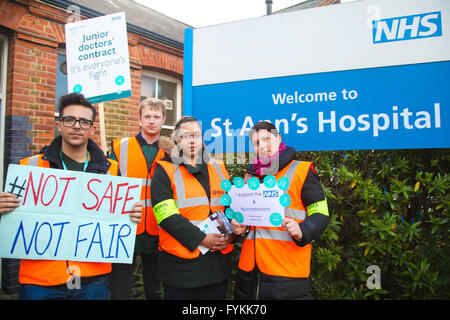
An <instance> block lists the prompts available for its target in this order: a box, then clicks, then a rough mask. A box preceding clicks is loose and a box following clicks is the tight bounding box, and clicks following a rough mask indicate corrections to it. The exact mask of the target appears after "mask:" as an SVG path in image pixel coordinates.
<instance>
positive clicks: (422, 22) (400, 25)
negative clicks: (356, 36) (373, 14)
mask: <svg viewBox="0 0 450 320" xmlns="http://www.w3.org/2000/svg"><path fill="white" fill-rule="evenodd" d="M372 27H373V28H372V35H373V43H383V42H391V41H401V40H411V39H420V38H429V37H438V36H442V23H441V12H440V11H436V12H429V13H422V14H416V15H411V16H404V17H396V18H389V19H382V20H374V21H372Z"/></svg>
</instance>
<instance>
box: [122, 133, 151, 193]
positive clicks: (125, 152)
mask: <svg viewBox="0 0 450 320" xmlns="http://www.w3.org/2000/svg"><path fill="white" fill-rule="evenodd" d="M129 140H130V138H122V139H121V140H120V157H119V159H118V160H119V168H120V174H121V175H122V176H123V177H126V176H127V173H128V172H127V167H128V141H129ZM144 185H145V184H144Z"/></svg>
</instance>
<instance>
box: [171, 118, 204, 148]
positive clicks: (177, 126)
mask: <svg viewBox="0 0 450 320" xmlns="http://www.w3.org/2000/svg"><path fill="white" fill-rule="evenodd" d="M187 122H196V123H197V124H198V125H199V127H200V129H201V128H202V125H201V124H200V121H198V120H197V119H196V118H194V117H192V116H185V117H183V118H181V119H180V120H178V121H177V123H176V124H175V128H174V130H173V132H172V135H171V138H172V141H173V142H175V143H176V141H177V139H178V133H179V130H180V126H181V125H182V124H183V123H187Z"/></svg>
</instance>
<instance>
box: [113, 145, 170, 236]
mask: <svg viewBox="0 0 450 320" xmlns="http://www.w3.org/2000/svg"><path fill="white" fill-rule="evenodd" d="M113 150H114V154H115V155H116V158H117V162H118V163H119V168H120V174H121V175H122V176H123V177H129V178H141V179H142V180H143V181H142V190H141V200H142V201H143V202H144V208H143V209H142V221H141V222H140V223H139V224H138V225H137V228H136V234H138V235H139V234H142V233H144V231H145V232H147V233H148V234H150V235H152V236H157V235H158V233H159V231H158V223H157V222H156V219H155V214H154V213H153V206H152V199H151V192H150V185H151V178H152V176H153V171H154V168H155V166H156V161H158V160H160V159H162V158H163V157H164V155H165V153H164V151H163V150H162V149H159V150H158V153H157V154H156V157H155V160H154V161H153V165H152V166H151V167H150V168H149V167H148V164H147V160H146V159H145V156H144V152H143V151H142V148H141V146H140V145H139V141H138V140H137V139H136V137H130V138H119V139H116V140H114V141H113Z"/></svg>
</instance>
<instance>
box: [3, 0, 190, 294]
mask: <svg viewBox="0 0 450 320" xmlns="http://www.w3.org/2000/svg"><path fill="white" fill-rule="evenodd" d="M116 12H125V13H126V19H127V31H128V45H129V54H130V72H131V80H132V96H131V97H129V98H124V99H119V100H114V101H109V102H105V103H104V107H105V123H106V126H105V127H106V140H107V142H108V145H109V146H108V147H109V148H110V141H111V140H112V139H115V138H117V137H123V136H131V135H135V134H136V133H137V132H138V131H139V121H138V105H139V103H140V101H141V100H142V99H143V98H144V97H150V96H153V97H158V98H162V99H165V100H166V101H167V103H166V105H167V106H168V111H167V121H166V126H165V130H170V129H171V128H173V127H172V126H173V125H174V124H175V122H176V121H177V119H179V118H180V117H181V114H182V109H181V102H182V101H181V97H182V79H183V38H184V29H185V28H187V27H189V26H188V25H186V24H184V23H181V22H179V21H177V20H174V19H172V18H169V17H167V16H165V15H163V14H160V13H158V12H156V11H154V10H152V9H149V8H147V7H145V6H142V5H140V4H138V3H136V2H134V1H127V0H96V1H87V0H79V1H62V0H16V1H11V0H0V108H1V124H0V132H1V133H0V148H1V149H2V150H0V152H1V153H0V154H3V158H2V161H1V165H0V176H1V177H2V179H1V182H0V184H1V187H2V189H3V184H2V183H3V181H4V175H6V168H7V167H8V165H9V164H10V163H18V161H19V160H20V159H21V158H24V157H28V156H31V155H35V154H37V153H38V152H39V150H40V149H41V148H42V147H43V146H45V145H47V144H49V143H50V142H51V141H52V139H53V138H54V137H55V125H54V122H55V117H56V116H58V114H57V107H56V105H57V100H58V98H59V96H60V95H62V94H65V93H67V76H66V69H65V67H66V64H65V60H66V57H65V34H64V24H65V23H67V22H68V21H69V20H68V19H74V18H77V16H75V15H78V14H79V16H78V17H80V18H81V19H87V18H93V17H97V16H100V15H104V14H111V13H116ZM98 127H99V126H98V123H97V128H98ZM96 142H97V143H98V144H100V139H99V137H97V139H96ZM0 260H1V259H0ZM1 271H2V272H1V275H2V276H1V278H2V285H1V286H0V288H2V289H3V290H4V291H5V292H6V293H8V294H12V293H15V292H17V289H18V261H17V260H9V259H3V260H2V268H1Z"/></svg>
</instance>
